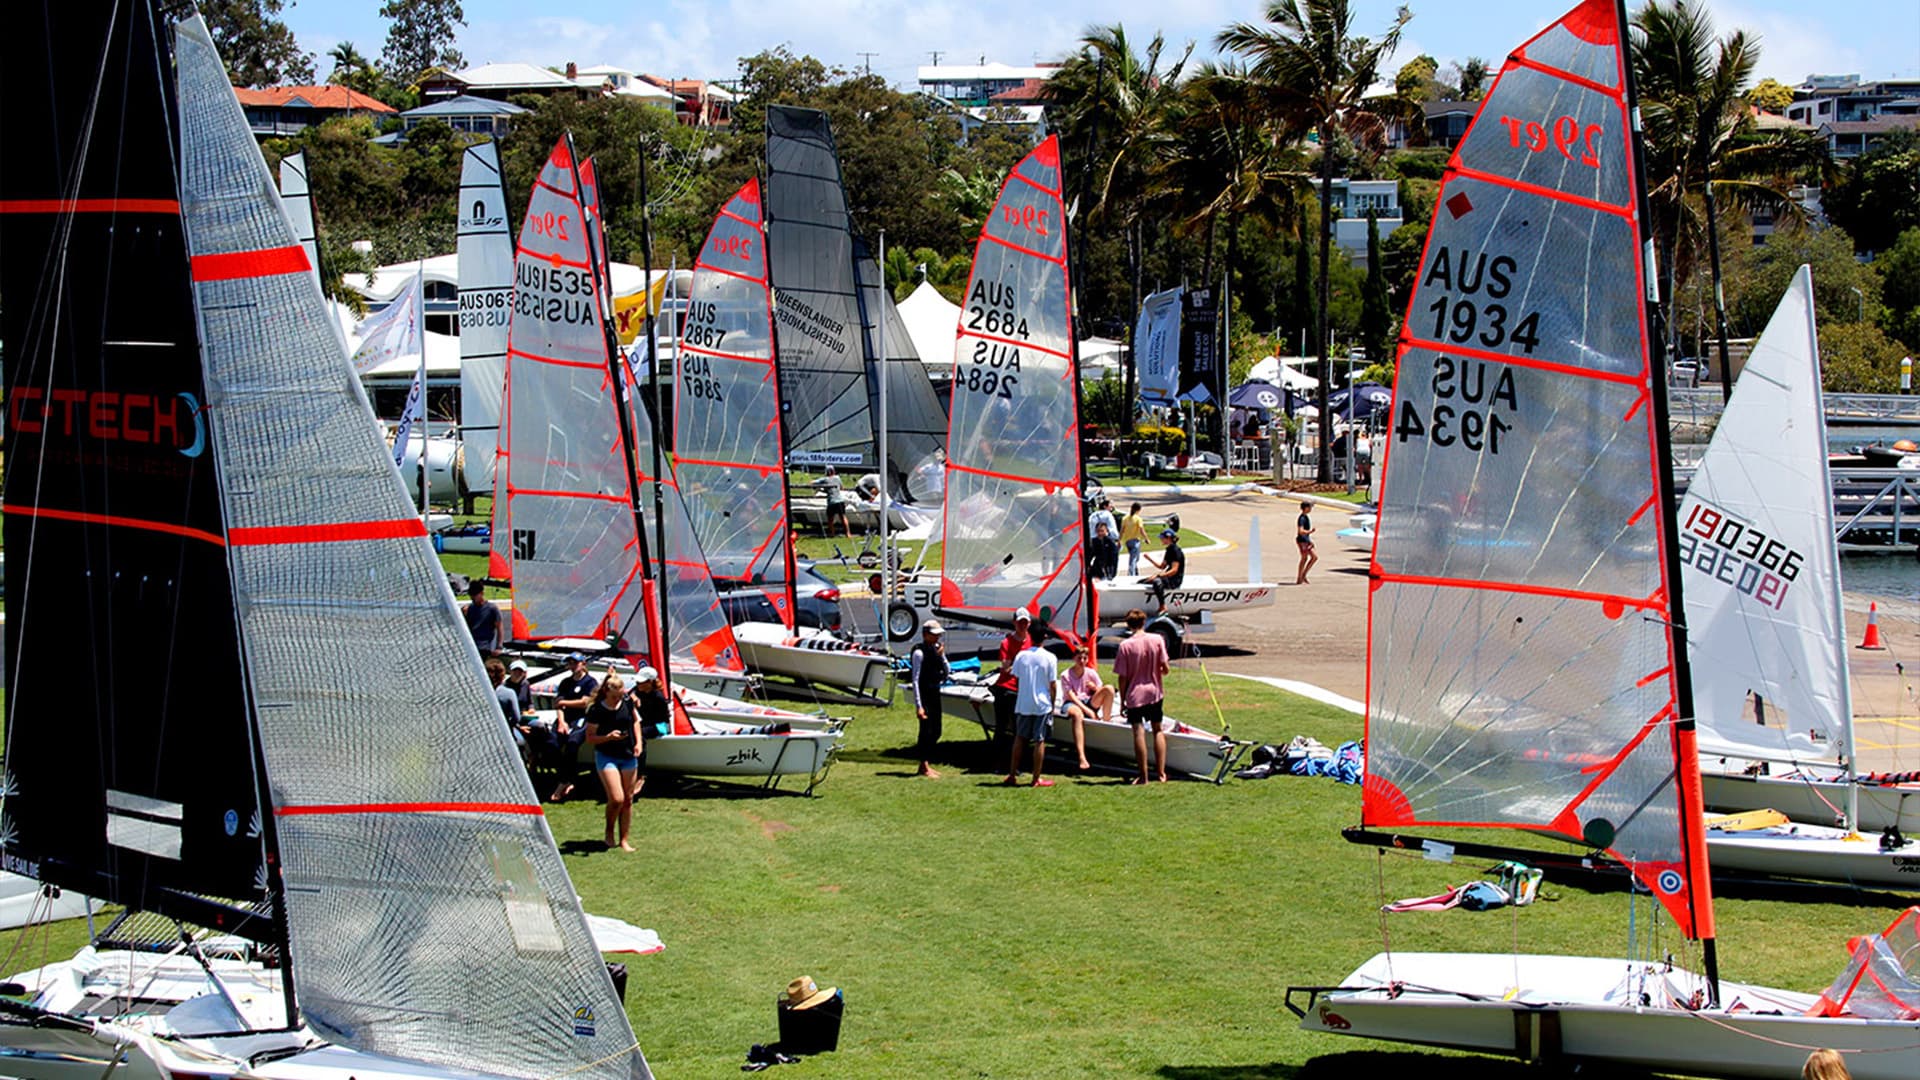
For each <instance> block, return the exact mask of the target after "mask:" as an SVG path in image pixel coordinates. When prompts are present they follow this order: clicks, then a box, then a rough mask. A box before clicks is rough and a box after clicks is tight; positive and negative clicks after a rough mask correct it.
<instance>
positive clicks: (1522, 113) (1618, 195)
mask: <svg viewBox="0 0 1920 1080" xmlns="http://www.w3.org/2000/svg"><path fill="white" fill-rule="evenodd" d="M1626 121H1627V115H1626V107H1625V105H1623V104H1622V103H1621V99H1620V98H1618V97H1616V96H1614V95H1613V94H1607V93H1602V92H1600V91H1598V90H1593V89H1589V88H1587V87H1584V86H1579V85H1577V84H1575V83H1570V82H1568V81H1566V80H1565V79H1562V78H1558V77H1555V76H1553V75H1549V74H1547V73H1545V72H1540V71H1535V70H1532V69H1530V68H1523V67H1515V68H1511V69H1509V70H1508V71H1507V72H1506V73H1505V74H1503V75H1501V76H1500V88H1499V91H1498V92H1497V93H1496V94H1494V95H1491V96H1490V97H1489V98H1488V101H1487V105H1486V107H1485V108H1484V109H1482V110H1481V112H1480V116H1479V119H1478V120H1476V121H1475V122H1474V124H1473V126H1472V127H1471V128H1470V129H1468V131H1467V135H1466V138H1465V139H1463V140H1461V142H1460V146H1459V148H1458V149H1457V150H1456V151H1455V154H1456V160H1457V161H1458V163H1459V164H1460V165H1461V166H1462V167H1464V168H1468V169H1472V170H1475V171H1476V172H1482V173H1490V174H1492V175H1494V176H1498V177H1500V178H1502V179H1506V180H1517V181H1519V182H1521V183H1525V184H1532V185H1534V186H1535V187H1543V188H1548V189H1550V190H1553V191H1558V192H1562V193H1564V194H1568V195H1574V196H1578V197H1580V198H1585V199H1592V200H1594V201H1596V202H1601V203H1605V204H1606V205H1608V206H1614V207H1622V208H1624V207H1625V205H1626V202H1627V197H1628V191H1629V187H1628V185H1629V178H1628V176H1627V159H1626V145H1627V144H1626V137H1625V136H1626Z"/></svg>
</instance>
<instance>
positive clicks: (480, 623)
mask: <svg viewBox="0 0 1920 1080" xmlns="http://www.w3.org/2000/svg"><path fill="white" fill-rule="evenodd" d="M461 614H462V615H463V616H465V617H466V620H467V632H468V633H469V634H472V635H473V647H474V648H476V649H478V650H480V659H482V660H486V659H488V658H490V657H494V656H498V655H500V609H499V608H497V607H494V606H493V604H492V603H490V602H488V600H487V587H486V585H485V584H483V583H482V582H480V581H477V580H476V581H474V582H473V583H472V584H470V585H468V586H467V606H466V607H465V608H463V609H461Z"/></svg>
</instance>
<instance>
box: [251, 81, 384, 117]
mask: <svg viewBox="0 0 1920 1080" xmlns="http://www.w3.org/2000/svg"><path fill="white" fill-rule="evenodd" d="M234 93H236V94H238V95H239V96H240V104H242V105H248V106H255V107H259V106H284V105H286V104H287V103H288V102H290V101H292V100H293V99H295V98H298V99H300V100H301V101H304V102H306V103H307V104H308V105H310V106H312V107H313V108H316V109H335V110H339V111H341V112H377V113H390V112H393V111H394V108H393V106H391V105H389V104H387V103H386V102H384V101H380V100H378V99H377V98H370V97H368V96H367V95H365V94H363V93H361V92H360V91H358V90H349V89H348V88H346V87H344V86H269V87H267V88H266V89H265V90H249V89H246V88H245V87H235V88H234Z"/></svg>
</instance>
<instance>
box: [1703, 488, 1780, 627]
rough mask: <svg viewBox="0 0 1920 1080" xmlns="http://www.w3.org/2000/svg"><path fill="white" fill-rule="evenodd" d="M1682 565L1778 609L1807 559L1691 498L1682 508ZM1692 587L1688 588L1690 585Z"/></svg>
mask: <svg viewBox="0 0 1920 1080" xmlns="http://www.w3.org/2000/svg"><path fill="white" fill-rule="evenodd" d="M1680 509H1681V510H1682V516H1681V518H1680V563H1681V565H1682V566H1691V567H1693V568H1694V569H1695V570H1697V571H1699V572H1700V573H1701V574H1702V575H1704V576H1706V577H1710V578H1712V579H1713V580H1715V581H1718V582H1721V583H1723V584H1725V585H1728V586H1731V587H1732V588H1734V589H1736V590H1738V591H1739V592H1740V593H1741V594H1742V595H1745V596H1751V597H1753V599H1754V600H1756V601H1758V602H1759V603H1762V604H1765V605H1766V606H1768V607H1770V608H1773V609H1774V610H1776V611H1777V610H1779V608H1780V606H1781V605H1782V604H1784V603H1786V600H1787V591H1788V589H1790V588H1791V587H1792V585H1793V582H1794V580H1795V579H1796V578H1798V577H1799V576H1800V568H1801V566H1802V565H1804V564H1805V562H1806V556H1805V555H1803V554H1802V553H1801V552H1799V551H1798V550H1796V549H1794V548H1791V547H1788V546H1787V545H1786V544H1785V543H1783V542H1781V541H1780V539H1779V538H1778V537H1772V536H1768V535H1767V534H1766V532H1765V531H1764V530H1762V529H1760V528H1757V527H1756V526H1755V525H1754V524H1753V522H1751V521H1748V520H1747V519H1745V518H1743V517H1741V516H1739V515H1738V514H1735V513H1732V512H1731V511H1728V510H1726V509H1723V508H1721V507H1718V506H1715V505H1713V504H1712V503H1709V502H1707V501H1706V500H1705V499H1702V498H1699V497H1697V496H1695V495H1692V494H1689V495H1688V496H1687V499H1686V502H1685V503H1683V504H1682V505H1681V508H1680ZM1689 587H1690V588H1691V587H1692V586H1689Z"/></svg>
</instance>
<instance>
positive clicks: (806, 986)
mask: <svg viewBox="0 0 1920 1080" xmlns="http://www.w3.org/2000/svg"><path fill="white" fill-rule="evenodd" d="M839 992H840V988H839V987H837V986H830V987H828V988H827V989H825V990H822V989H820V988H819V987H818V986H815V985H814V983H813V976H811V975H802V976H800V977H799V978H797V979H795V980H793V981H792V982H790V983H788V984H787V1008H789V1009H811V1008H813V1007H814V1006H815V1005H818V1004H820V1003H821V1002H823V1001H825V1000H827V999H828V998H830V997H832V996H833V995H835V994H837V993H839Z"/></svg>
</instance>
